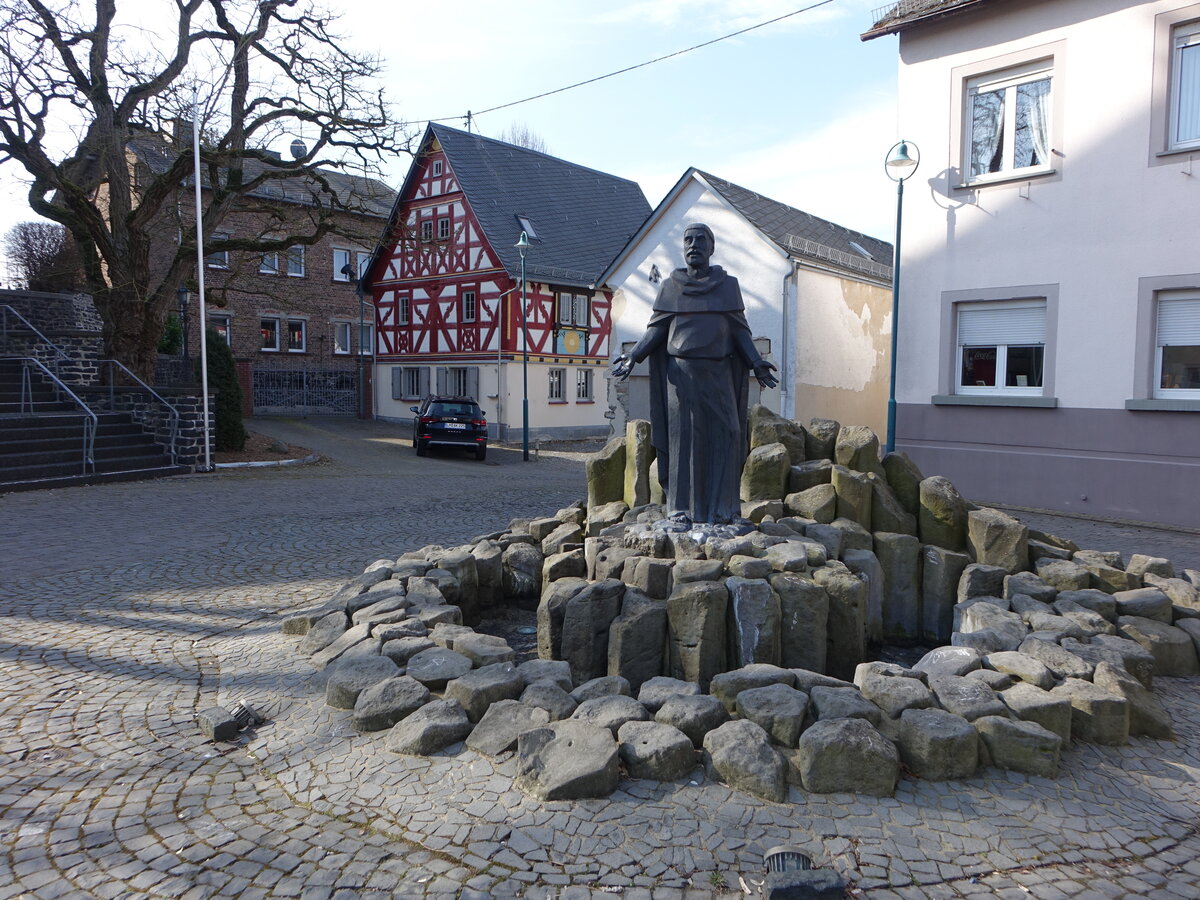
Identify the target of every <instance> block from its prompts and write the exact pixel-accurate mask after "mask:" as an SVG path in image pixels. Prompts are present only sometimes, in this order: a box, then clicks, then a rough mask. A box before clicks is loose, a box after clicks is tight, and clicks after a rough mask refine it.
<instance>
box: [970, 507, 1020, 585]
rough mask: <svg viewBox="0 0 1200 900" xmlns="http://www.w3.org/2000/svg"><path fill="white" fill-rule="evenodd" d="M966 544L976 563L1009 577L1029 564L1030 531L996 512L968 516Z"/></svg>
mask: <svg viewBox="0 0 1200 900" xmlns="http://www.w3.org/2000/svg"><path fill="white" fill-rule="evenodd" d="M967 544H968V546H969V548H970V550H971V552H972V554H974V556H975V560H976V562H979V563H982V564H983V565H991V566H999V567H1000V568H1002V569H1004V570H1005V571H1007V572H1009V573H1010V574H1011V573H1014V572H1020V571H1022V570H1023V569H1024V568H1025V567H1026V566H1027V565H1028V564H1029V529H1028V528H1027V527H1026V526H1024V525H1022V524H1021V523H1020V522H1019V521H1017V520H1016V519H1014V518H1013V517H1012V516H1010V515H1008V514H1007V513H1003V512H1001V511H1000V510H998V509H976V510H971V511H970V512H969V513H967Z"/></svg>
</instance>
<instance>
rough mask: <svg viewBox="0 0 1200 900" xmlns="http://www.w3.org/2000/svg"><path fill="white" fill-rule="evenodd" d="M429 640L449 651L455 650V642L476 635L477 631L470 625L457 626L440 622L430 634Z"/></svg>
mask: <svg viewBox="0 0 1200 900" xmlns="http://www.w3.org/2000/svg"><path fill="white" fill-rule="evenodd" d="M428 634H429V639H430V640H431V641H433V642H434V643H435V644H436V645H437V646H439V647H445V648H446V649H447V650H453V649H454V642H455V641H456V640H457V639H458V638H460V637H465V636H467V635H471V634H475V629H474V628H471V627H470V626H469V625H455V624H453V623H452V622H439V623H438V624H437V625H434V626H433V630H432V631H430V632H428Z"/></svg>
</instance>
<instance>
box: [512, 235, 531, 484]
mask: <svg viewBox="0 0 1200 900" xmlns="http://www.w3.org/2000/svg"><path fill="white" fill-rule="evenodd" d="M515 246H516V248H517V249H518V250H519V251H521V458H522V459H523V460H525V462H529V327H528V322H527V315H528V314H527V300H526V297H525V294H526V290H527V287H526V285H527V283H526V281H525V251H526V250H528V249H529V235H528V234H526V233H525V232H524V231H522V232H521V237H520V239H519V240H518V241H517V243H516V244H515Z"/></svg>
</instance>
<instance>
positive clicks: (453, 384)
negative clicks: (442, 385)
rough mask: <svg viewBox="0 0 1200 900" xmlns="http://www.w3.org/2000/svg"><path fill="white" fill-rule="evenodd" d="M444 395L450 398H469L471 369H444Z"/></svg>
mask: <svg viewBox="0 0 1200 900" xmlns="http://www.w3.org/2000/svg"><path fill="white" fill-rule="evenodd" d="M446 393H447V394H448V395H450V396H451V397H470V396H471V369H470V367H469V366H447V367H446Z"/></svg>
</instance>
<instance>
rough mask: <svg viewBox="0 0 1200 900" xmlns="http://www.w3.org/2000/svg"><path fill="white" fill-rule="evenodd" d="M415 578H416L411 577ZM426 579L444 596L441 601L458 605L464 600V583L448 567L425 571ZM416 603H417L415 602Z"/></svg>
mask: <svg viewBox="0 0 1200 900" xmlns="http://www.w3.org/2000/svg"><path fill="white" fill-rule="evenodd" d="M411 580H415V579H411ZM425 580H426V581H427V582H430V583H432V584H433V585H434V586H435V587H436V588H437V589H438V592H439V593H440V594H441V595H442V597H443V598H444V599H443V600H442V601H441V602H442V603H448V604H450V605H452V606H458V605H459V604H460V603H462V602H463V592H462V585H460V584H459V583H458V578H457V577H456V576H455V574H454V573H453V572H451V571H449V570H448V569H438V568H433V569H430V570H429V571H428V572H426V573H425ZM414 605H417V604H415V603H414Z"/></svg>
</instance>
